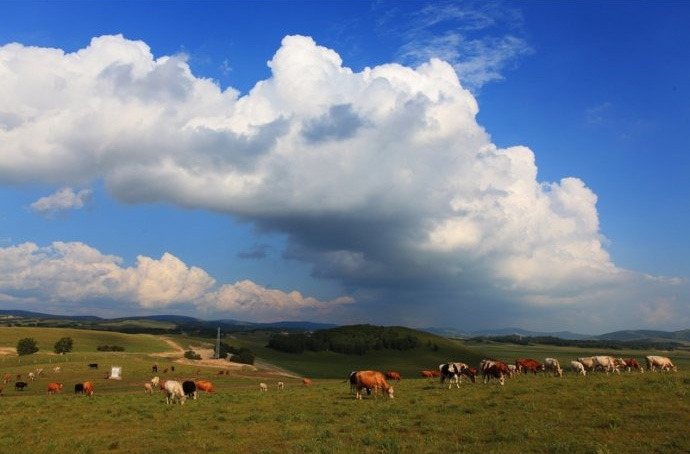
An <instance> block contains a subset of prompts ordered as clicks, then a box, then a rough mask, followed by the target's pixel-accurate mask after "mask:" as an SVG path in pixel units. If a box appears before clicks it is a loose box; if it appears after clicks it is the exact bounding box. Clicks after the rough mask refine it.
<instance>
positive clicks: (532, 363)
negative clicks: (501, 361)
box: [515, 358, 544, 375]
mask: <svg viewBox="0 0 690 454" xmlns="http://www.w3.org/2000/svg"><path fill="white" fill-rule="evenodd" d="M515 366H516V367H517V368H518V369H520V368H521V369H522V370H523V371H524V372H525V374H527V372H532V373H533V374H534V375H537V372H538V371H540V370H544V366H543V365H542V364H541V363H540V362H539V361H537V360H535V359H529V358H526V359H516V360H515Z"/></svg>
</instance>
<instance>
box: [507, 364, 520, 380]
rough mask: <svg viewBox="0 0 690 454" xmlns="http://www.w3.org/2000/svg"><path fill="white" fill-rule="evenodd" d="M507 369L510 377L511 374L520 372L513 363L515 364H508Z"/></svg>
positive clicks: (511, 376)
mask: <svg viewBox="0 0 690 454" xmlns="http://www.w3.org/2000/svg"><path fill="white" fill-rule="evenodd" d="M507 366H508V371H509V372H510V378H513V375H517V374H519V373H520V369H519V368H518V367H517V366H516V365H515V364H508V365H507Z"/></svg>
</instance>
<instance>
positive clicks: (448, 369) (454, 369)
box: [438, 363, 467, 389]
mask: <svg viewBox="0 0 690 454" xmlns="http://www.w3.org/2000/svg"><path fill="white" fill-rule="evenodd" d="M464 369H467V364H465V363H446V364H439V366H438V370H439V373H440V377H441V379H440V386H443V383H444V382H445V381H446V379H448V389H450V388H452V387H453V382H455V386H456V387H457V388H460V381H461V378H460V374H461V373H462V371H463V370H464Z"/></svg>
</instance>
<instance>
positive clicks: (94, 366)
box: [89, 363, 98, 369]
mask: <svg viewBox="0 0 690 454" xmlns="http://www.w3.org/2000/svg"><path fill="white" fill-rule="evenodd" d="M89 369H98V363H91V364H89Z"/></svg>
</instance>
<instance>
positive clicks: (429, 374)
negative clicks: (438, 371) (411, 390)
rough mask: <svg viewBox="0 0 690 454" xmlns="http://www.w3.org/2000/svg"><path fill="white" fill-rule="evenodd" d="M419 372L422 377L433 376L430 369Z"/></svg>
mask: <svg viewBox="0 0 690 454" xmlns="http://www.w3.org/2000/svg"><path fill="white" fill-rule="evenodd" d="M420 374H422V377H424V378H433V377H434V374H433V371H431V370H423V371H421V372H420Z"/></svg>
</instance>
